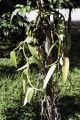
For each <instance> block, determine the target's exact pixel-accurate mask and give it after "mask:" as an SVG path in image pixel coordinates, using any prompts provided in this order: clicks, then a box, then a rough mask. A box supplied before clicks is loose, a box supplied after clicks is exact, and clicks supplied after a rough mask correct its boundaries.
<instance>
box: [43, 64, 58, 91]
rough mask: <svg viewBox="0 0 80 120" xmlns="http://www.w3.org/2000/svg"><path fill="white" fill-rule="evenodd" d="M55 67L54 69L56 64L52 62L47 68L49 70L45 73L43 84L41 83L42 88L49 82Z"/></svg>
mask: <svg viewBox="0 0 80 120" xmlns="http://www.w3.org/2000/svg"><path fill="white" fill-rule="evenodd" d="M55 69H56V64H53V65H52V66H51V67H50V69H49V71H48V73H47V75H46V77H45V80H44V84H43V88H44V89H46V87H47V84H48V82H49V80H50V78H51V76H52V74H53V72H54V71H55Z"/></svg>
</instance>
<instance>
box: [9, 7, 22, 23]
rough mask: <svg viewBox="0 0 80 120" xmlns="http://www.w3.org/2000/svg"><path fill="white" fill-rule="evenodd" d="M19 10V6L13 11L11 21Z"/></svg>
mask: <svg viewBox="0 0 80 120" xmlns="http://www.w3.org/2000/svg"><path fill="white" fill-rule="evenodd" d="M19 11H20V8H17V9H15V10H14V12H13V13H12V15H11V21H12V19H13V17H14V16H15V15H17V13H18V12H19Z"/></svg>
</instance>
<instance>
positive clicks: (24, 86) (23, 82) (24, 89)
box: [22, 79, 26, 94]
mask: <svg viewBox="0 0 80 120" xmlns="http://www.w3.org/2000/svg"><path fill="white" fill-rule="evenodd" d="M22 84H23V94H25V92H26V80H25V79H23V80H22Z"/></svg>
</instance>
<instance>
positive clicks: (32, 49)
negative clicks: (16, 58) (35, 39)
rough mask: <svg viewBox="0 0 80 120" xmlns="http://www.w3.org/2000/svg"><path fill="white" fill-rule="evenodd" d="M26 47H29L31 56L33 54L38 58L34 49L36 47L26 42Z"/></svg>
mask: <svg viewBox="0 0 80 120" xmlns="http://www.w3.org/2000/svg"><path fill="white" fill-rule="evenodd" d="M28 48H29V50H30V53H31V54H32V56H35V57H36V58H38V51H37V50H36V48H35V47H33V46H31V45H29V44H28Z"/></svg>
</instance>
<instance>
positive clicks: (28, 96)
mask: <svg viewBox="0 0 80 120" xmlns="http://www.w3.org/2000/svg"><path fill="white" fill-rule="evenodd" d="M33 93H34V89H33V88H30V87H29V88H28V89H27V92H26V96H25V99H24V105H23V106H25V105H26V104H27V103H30V101H31V98H32V96H33Z"/></svg>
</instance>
